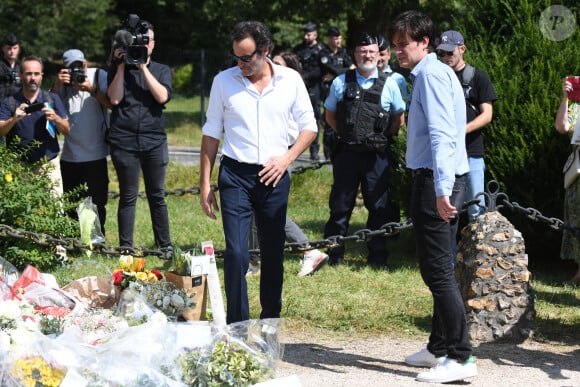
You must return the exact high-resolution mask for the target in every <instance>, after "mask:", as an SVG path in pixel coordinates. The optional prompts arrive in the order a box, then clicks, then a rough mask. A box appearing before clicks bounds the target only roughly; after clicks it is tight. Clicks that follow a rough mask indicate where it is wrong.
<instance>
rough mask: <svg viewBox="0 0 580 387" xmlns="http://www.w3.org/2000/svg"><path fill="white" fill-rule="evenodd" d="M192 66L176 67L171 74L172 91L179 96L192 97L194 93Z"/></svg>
mask: <svg viewBox="0 0 580 387" xmlns="http://www.w3.org/2000/svg"><path fill="white" fill-rule="evenodd" d="M192 73H193V65H192V64H191V63H190V64H186V65H184V66H180V67H177V68H176V69H175V71H174V72H173V84H172V86H173V91H174V92H175V93H179V94H181V95H184V96H187V97H192V96H193V94H194V92H195V91H196V90H195V88H194V87H193V86H194V85H193V81H192Z"/></svg>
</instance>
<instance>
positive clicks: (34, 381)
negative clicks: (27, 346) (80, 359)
mask: <svg viewBox="0 0 580 387" xmlns="http://www.w3.org/2000/svg"><path fill="white" fill-rule="evenodd" d="M10 374H11V375H12V377H13V378H14V379H15V380H16V381H18V382H19V383H20V385H21V386H23V387H36V386H44V387H57V386H59V385H60V383H61V382H62V380H63V378H64V376H65V372H63V371H62V370H60V369H58V368H55V367H53V366H51V365H50V364H48V363H47V362H46V360H44V359H43V358H42V357H40V356H34V357H29V358H20V359H18V360H16V361H15V362H14V363H13V364H12V367H10Z"/></svg>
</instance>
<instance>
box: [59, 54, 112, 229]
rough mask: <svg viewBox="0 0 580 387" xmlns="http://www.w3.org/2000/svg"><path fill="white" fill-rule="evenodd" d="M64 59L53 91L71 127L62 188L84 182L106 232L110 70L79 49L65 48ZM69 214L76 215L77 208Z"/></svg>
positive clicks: (62, 160) (65, 147)
mask: <svg viewBox="0 0 580 387" xmlns="http://www.w3.org/2000/svg"><path fill="white" fill-rule="evenodd" d="M62 62H63V68H62V69H61V70H60V71H59V73H58V75H57V79H56V81H55V83H54V85H53V87H52V89H51V90H52V91H53V92H55V93H57V94H58V96H59V97H60V98H61V99H62V101H63V103H64V106H65V109H66V114H67V117H68V119H69V122H70V127H71V131H70V134H69V135H68V136H66V137H65V139H64V145H63V148H62V153H61V156H60V171H61V175H62V183H63V189H64V192H70V191H73V190H74V189H75V188H77V187H78V186H79V185H81V184H86V185H87V190H86V192H83V196H90V197H91V198H92V201H93V203H94V204H95V205H96V206H97V212H98V215H99V222H100V224H101V231H102V232H103V235H104V233H105V220H106V216H107V212H106V205H107V199H108V190H109V176H108V172H107V155H108V154H109V146H108V145H107V143H106V141H105V136H106V132H107V128H108V125H109V112H108V110H107V108H108V107H110V104H109V101H108V99H107V72H106V71H105V70H103V69H99V68H95V67H88V63H87V61H86V60H85V55H84V54H83V52H82V51H81V50H77V49H70V50H67V51H65V52H64V54H63V56H62ZM79 199H80V198H79ZM69 215H70V216H72V217H73V218H76V217H77V214H76V211H74V210H73V211H71V212H70V213H69Z"/></svg>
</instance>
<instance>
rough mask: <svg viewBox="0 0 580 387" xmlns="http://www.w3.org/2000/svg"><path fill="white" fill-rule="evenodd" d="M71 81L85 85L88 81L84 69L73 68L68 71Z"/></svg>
mask: <svg viewBox="0 0 580 387" xmlns="http://www.w3.org/2000/svg"><path fill="white" fill-rule="evenodd" d="M68 73H69V74H70V79H71V81H75V82H76V83H78V84H81V83H85V81H86V80H87V74H85V71H84V70H83V68H82V67H71V68H69V69H68Z"/></svg>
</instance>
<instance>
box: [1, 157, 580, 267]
mask: <svg viewBox="0 0 580 387" xmlns="http://www.w3.org/2000/svg"><path fill="white" fill-rule="evenodd" d="M321 164H322V165H323V164H325V162H323V163H318V162H313V163H312V165H311V166H309V167H308V168H306V169H304V170H302V172H304V171H305V170H309V169H318V168H320V167H321V166H322V165H321ZM302 172H300V173H302ZM212 190H217V186H215V185H212ZM196 191H197V194H199V188H195V187H194V188H190V189H187V190H185V189H183V190H175V191H173V192H178V193H181V192H183V193H181V195H178V196H182V195H185V194H186V193H194V192H196ZM482 195H484V196H485V197H486V199H487V200H486V202H487V206H486V207H485V210H486V212H490V211H496V210H498V209H501V208H509V209H510V210H514V211H517V212H520V213H523V214H525V215H526V216H527V217H528V218H529V219H531V220H533V221H535V222H541V223H545V224H547V225H549V226H550V227H551V228H553V229H555V230H569V231H571V232H572V233H574V235H575V236H576V237H577V238H580V228H579V227H572V226H571V225H569V224H566V223H564V222H563V221H562V220H560V219H558V218H553V217H547V216H544V215H543V214H542V213H541V212H540V211H538V210H537V209H535V208H531V207H527V208H526V207H522V206H521V205H519V204H518V203H517V202H510V200H509V197H508V196H507V194H505V193H503V192H500V191H499V183H497V182H496V181H495V180H492V181H490V182H488V183H487V192H480V193H479V194H477V195H476V198H475V199H473V200H470V201H468V202H465V203H464V204H463V206H462V208H461V211H460V212H464V211H466V210H467V207H469V206H470V205H479V199H478V197H479V196H482ZM480 207H481V206H480ZM412 227H413V222H412V221H411V220H410V219H408V220H405V221H402V222H389V223H386V224H384V225H383V226H381V227H380V228H379V229H377V230H369V229H361V230H358V231H355V232H354V233H353V234H352V235H348V236H343V235H333V236H330V237H327V238H325V239H321V240H316V241H310V242H309V243H308V244H306V245H304V244H300V243H288V244H286V245H285V246H284V251H286V252H288V253H291V254H299V253H304V252H305V251H309V250H313V249H322V248H332V247H336V246H338V245H342V244H344V243H346V242H359V243H362V242H366V241H368V240H370V239H371V238H375V237H379V236H385V237H388V236H395V235H397V234H399V233H400V232H401V231H402V230H406V229H409V228H412ZM0 238H18V239H26V240H29V241H32V242H34V243H36V244H38V245H40V246H44V247H56V246H63V247H65V248H66V249H67V250H68V251H74V250H91V251H93V252H95V253H98V254H106V255H123V254H131V255H133V256H135V257H146V256H156V257H160V258H162V259H167V258H169V256H168V252H167V251H162V250H155V249H147V248H142V247H140V248H132V249H128V248H127V247H122V246H107V245H105V244H103V243H93V245H92V248H91V247H90V246H88V245H86V244H84V243H82V242H80V241H78V240H76V239H74V238H65V239H59V238H55V237H53V236H50V235H47V234H41V233H35V232H32V231H23V230H17V229H14V228H12V227H10V226H7V225H5V224H0ZM224 252H225V250H215V255H216V257H220V258H223V256H224ZM259 253H260V250H258V249H253V250H250V254H259Z"/></svg>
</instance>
